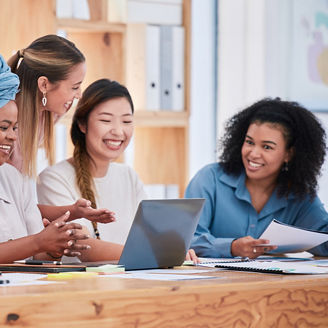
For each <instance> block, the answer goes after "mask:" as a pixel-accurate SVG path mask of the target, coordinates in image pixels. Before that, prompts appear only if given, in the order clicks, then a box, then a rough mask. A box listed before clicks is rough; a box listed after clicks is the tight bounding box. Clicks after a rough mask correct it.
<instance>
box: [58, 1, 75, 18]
mask: <svg viewBox="0 0 328 328" xmlns="http://www.w3.org/2000/svg"><path fill="white" fill-rule="evenodd" d="M56 16H57V18H72V17H73V1H72V0H56Z"/></svg>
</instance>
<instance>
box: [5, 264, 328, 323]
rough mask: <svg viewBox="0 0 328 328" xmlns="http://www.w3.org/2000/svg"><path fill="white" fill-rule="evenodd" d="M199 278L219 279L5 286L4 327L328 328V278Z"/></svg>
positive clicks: (238, 275) (244, 275) (248, 275)
mask: <svg viewBox="0 0 328 328" xmlns="http://www.w3.org/2000/svg"><path fill="white" fill-rule="evenodd" d="M200 270H201V268H200ZM200 274H203V275H212V276H214V277H218V278H217V279H210V280H188V281H169V282H168V281H154V280H152V281H149V280H135V279H122V278H121V279H120V278H113V277H111V278H109V277H105V278H103V277H102V278H100V277H95V278H88V279H75V280H69V281H67V282H65V283H61V284H55V285H44V286H19V287H18V286H17V287H15V286H12V287H9V286H8V287H1V288H0V295H1V297H0V327H7V326H15V327H49V328H52V327H61V328H64V327H65V328H84V327H85V328H92V327H97V328H99V327H128V328H129V327H131V328H132V327H134V328H135V327H157V328H160V327H163V328H164V327H165V328H169V327H172V328H173V327H174V328H179V327H188V328H211V327H215V328H218V327H235V328H239V327H264V328H266V327H275V328H276V327H282V328H289V327H299V328H303V327H323V328H327V327H328V275H316V276H313V275H293V276H292V275H279V274H261V273H251V272H233V271H216V272H211V273H208V272H206V273H200Z"/></svg>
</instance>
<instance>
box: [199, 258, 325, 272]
mask: <svg viewBox="0 0 328 328" xmlns="http://www.w3.org/2000/svg"><path fill="white" fill-rule="evenodd" d="M200 266H207V267H215V268H222V269H228V270H235V271H251V272H263V273H283V274H324V273H328V268H323V267H317V266H315V265H313V264H311V262H307V261H300V262H281V261H256V260H249V261H238V262H237V261H236V262H221V263H208V264H200Z"/></svg>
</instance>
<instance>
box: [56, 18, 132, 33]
mask: <svg viewBox="0 0 328 328" xmlns="http://www.w3.org/2000/svg"><path fill="white" fill-rule="evenodd" d="M57 28H59V29H63V30H65V31H68V32H87V33H92V32H109V33H122V34H123V33H125V30H126V25H125V24H118V23H117V24H114V23H106V22H103V21H88V20H82V19H71V18H65V19H64V18H61V19H57Z"/></svg>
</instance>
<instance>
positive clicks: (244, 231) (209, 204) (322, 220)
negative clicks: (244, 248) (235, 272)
mask: <svg viewBox="0 0 328 328" xmlns="http://www.w3.org/2000/svg"><path fill="white" fill-rule="evenodd" d="M185 197H186V198H205V199H206V201H205V206H204V209H203V212H202V215H201V217H200V220H199V224H198V226H197V229H196V232H195V235H194V238H193V240H192V243H191V247H192V248H194V249H195V251H196V253H197V255H199V256H204V257H231V256H232V255H231V243H232V241H233V240H235V239H237V238H241V237H245V236H252V237H253V238H256V239H257V238H259V236H260V235H261V234H262V232H263V231H264V230H265V229H266V227H267V226H268V225H269V224H270V222H271V221H272V220H273V219H277V220H279V221H281V222H283V223H287V224H290V225H294V226H297V227H301V228H307V229H313V230H318V231H328V213H327V212H326V210H325V209H324V206H323V204H322V203H321V201H320V199H319V198H318V197H315V198H314V200H312V201H311V200H310V198H309V197H307V198H305V199H304V200H298V199H297V198H296V197H295V196H294V195H289V196H288V197H282V198H281V197H278V196H277V194H276V191H274V192H273V193H272V195H271V197H270V198H269V200H268V201H267V203H266V204H265V206H264V207H263V209H262V210H261V212H260V213H257V211H256V210H255V209H254V207H253V205H252V201H251V197H250V194H249V192H248V190H247V188H246V185H245V173H244V172H243V173H241V174H240V175H239V176H233V175H228V174H226V173H225V172H224V171H223V169H222V167H221V166H220V165H219V164H218V163H213V164H209V165H207V166H205V167H204V168H202V169H201V170H200V171H199V172H198V173H197V174H196V175H195V177H194V178H193V179H192V180H191V182H190V183H189V185H188V187H187V189H186V193H185ZM310 252H311V253H313V254H315V255H320V256H327V255H328V243H324V244H321V245H320V246H317V247H315V248H313V249H311V250H310Z"/></svg>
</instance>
